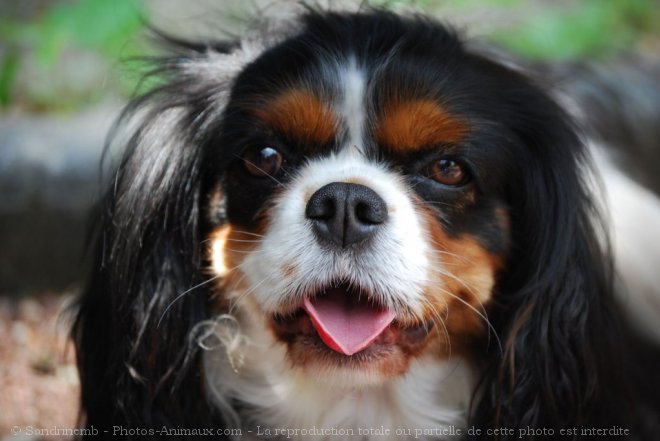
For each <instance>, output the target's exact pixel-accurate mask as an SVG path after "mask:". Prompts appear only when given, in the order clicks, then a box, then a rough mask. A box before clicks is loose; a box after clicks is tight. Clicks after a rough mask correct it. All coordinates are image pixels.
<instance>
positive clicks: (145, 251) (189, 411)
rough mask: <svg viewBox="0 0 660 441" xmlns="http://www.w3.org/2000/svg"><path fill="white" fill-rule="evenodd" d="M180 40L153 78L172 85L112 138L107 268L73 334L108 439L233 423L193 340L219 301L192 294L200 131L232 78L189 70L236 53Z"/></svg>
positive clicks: (100, 240)
mask: <svg viewBox="0 0 660 441" xmlns="http://www.w3.org/2000/svg"><path fill="white" fill-rule="evenodd" d="M175 43H177V52H178V53H179V55H177V56H176V57H172V58H168V59H161V60H157V61H158V65H159V66H160V67H159V68H157V69H156V70H155V71H154V72H153V73H154V74H157V75H158V76H159V77H160V78H164V79H165V83H164V84H165V85H163V86H161V87H157V88H155V89H154V90H153V91H152V92H150V93H148V94H147V95H145V96H143V97H141V98H139V99H136V100H134V101H133V102H132V103H131V104H130V105H129V106H128V107H127V108H126V110H125V111H124V113H123V114H122V116H121V117H120V119H119V121H118V123H117V124H116V127H117V128H116V129H115V135H114V137H111V138H110V139H113V140H114V141H115V142H117V140H118V139H119V142H121V139H127V141H126V146H127V147H126V150H125V153H124V155H123V159H122V160H121V162H120V164H119V167H118V169H117V171H116V175H115V176H114V182H113V185H112V186H111V188H110V190H109V191H108V192H107V194H106V195H105V196H104V197H103V199H102V201H101V203H100V204H99V207H98V212H97V215H96V217H95V222H96V224H95V225H94V233H93V236H94V239H93V240H94V242H95V245H94V246H95V257H94V258H95V266H94V268H95V269H94V271H93V273H92V275H91V278H90V280H89V282H88V284H87V287H86V288H85V291H84V292H83V295H82V296H81V298H80V301H79V304H78V311H77V316H76V320H75V323H74V327H73V331H72V335H73V339H74V341H75V345H76V351H77V357H78V368H79V372H80V377H81V388H82V392H81V394H82V409H83V411H82V412H83V414H82V415H81V418H82V419H83V420H84V421H85V424H86V426H87V427H92V426H93V427H95V428H96V429H97V430H99V431H100V433H99V435H101V436H102V437H105V436H111V435H117V434H120V435H123V436H124V437H126V438H131V436H130V435H131V433H128V434H127V433H123V432H118V433H115V431H116V430H118V429H117V428H116V427H115V426H122V427H123V428H132V429H136V428H141V429H145V428H160V427H161V426H168V427H174V428H176V427H191V428H204V427H214V428H216V429H217V428H221V427H223V422H222V417H221V416H220V415H217V412H216V411H214V409H213V407H212V406H210V404H209V403H208V402H207V399H206V396H205V392H204V387H203V384H202V377H201V371H200V367H199V363H198V362H199V360H198V358H199V357H198V355H197V354H196V351H195V346H196V345H195V344H194V342H190V341H189V339H190V336H191V335H192V334H191V331H192V328H193V326H194V325H195V324H197V323H199V322H200V321H201V320H203V319H205V318H207V315H208V312H207V311H208V308H207V306H208V305H207V302H208V299H209V295H208V293H207V291H206V290H205V288H204V287H203V286H202V287H199V288H197V289H195V290H193V291H190V292H189V293H187V294H186V295H183V296H181V294H182V293H185V292H186V291H189V289H190V288H191V287H194V286H196V285H198V284H199V283H200V282H202V277H203V272H202V269H203V266H204V257H203V245H202V243H201V240H202V239H201V237H202V235H201V234H202V229H203V225H201V223H200V206H201V204H202V198H203V196H202V194H201V185H202V182H201V181H202V176H201V174H202V173H203V167H202V164H201V150H202V149H201V146H202V145H203V143H204V139H202V138H201V135H200V134H203V133H205V131H204V125H205V124H208V123H209V121H211V120H212V119H213V118H217V114H215V113H214V112H216V113H217V112H218V104H219V102H221V101H222V99H223V95H222V94H223V93H225V92H226V89H227V87H228V86H227V81H229V79H228V78H222V75H219V76H218V78H214V79H213V82H209V79H208V78H197V77H195V75H194V73H192V72H194V70H193V69H189V67H190V65H191V63H195V62H205V61H206V58H205V57H207V56H208V54H209V53H213V54H214V56H217V55H218V54H221V53H222V52H225V51H226V50H228V49H229V48H230V47H231V45H230V44H225V43H222V44H215V45H209V46H205V47H204V48H201V47H193V46H191V45H188V46H185V45H183V46H182V44H181V43H180V42H175ZM127 127H133V129H131V130H130V133H129V136H128V137H125V129H126V128H127ZM122 137H124V138H122ZM105 431H107V432H105ZM127 435H129V436H127ZM168 439H171V438H170V437H168Z"/></svg>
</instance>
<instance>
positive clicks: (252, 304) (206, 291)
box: [73, 7, 660, 441]
mask: <svg viewBox="0 0 660 441" xmlns="http://www.w3.org/2000/svg"><path fill="white" fill-rule="evenodd" d="M168 41H169V43H170V45H171V48H172V52H171V55H170V56H168V57H165V58H163V59H161V60H160V64H159V68H157V69H156V73H157V74H158V75H159V78H161V79H163V81H162V82H161V83H160V84H158V85H157V86H156V87H155V88H154V89H153V90H152V91H151V92H149V93H147V94H145V95H143V96H141V97H139V98H136V99H135V100H133V101H132V102H131V103H130V104H129V105H128V107H127V109H126V110H125V112H124V113H123V115H122V116H121V118H120V119H119V122H118V123H117V126H116V134H115V138H114V139H115V142H120V143H123V145H124V146H125V150H124V152H123V157H122V159H121V161H120V163H119V164H118V166H117V167H116V172H115V174H114V176H113V182H112V183H111V185H110V186H109V190H108V191H107V193H106V194H105V197H104V199H103V201H102V203H101V206H100V207H101V208H100V210H99V217H98V223H97V225H96V230H95V231H96V236H95V237H96V255H95V264H94V269H93V273H92V275H91V278H90V280H89V283H88V285H87V287H86V289H85V291H84V293H83V295H82V297H81V299H80V301H79V304H78V308H79V309H78V312H77V317H76V321H75V325H74V330H73V336H74V339H75V341H76V345H77V355H78V365H79V370H80V377H81V386H82V411H81V413H82V417H83V420H84V424H86V425H87V427H88V428H94V430H96V431H97V433H98V434H99V435H101V436H105V437H111V436H112V437H116V436H121V437H125V438H132V437H140V436H141V435H145V434H148V435H153V436H156V435H170V436H174V438H177V437H181V438H186V437H187V436H191V435H211V434H212V435H214V436H216V437H218V438H225V439H239V438H240V439H301V440H302V439H310V440H322V439H328V440H330V439H356V440H368V441H369V440H371V441H375V440H384V439H392V440H397V439H406V438H410V439H426V440H431V439H459V438H471V439H476V438H479V439H482V438H483V439H491V438H492V439H514V438H515V439H519V438H526V439H531V438H539V437H543V436H548V435H552V436H554V437H560V436H565V437H568V438H574V437H578V436H581V435H585V434H587V435H606V436H610V437H619V438H620V439H630V438H633V437H637V438H640V439H644V437H645V436H652V435H647V434H648V433H651V434H653V433H655V434H656V435H657V433H660V432H658V431H657V430H660V429H658V428H657V427H656V426H655V425H654V424H655V423H657V418H658V414H659V412H658V407H659V406H658V401H660V398H658V397H659V395H658V393H659V391H658V389H657V383H658V381H657V372H656V373H655V375H654V374H653V373H652V370H651V368H652V367H653V365H652V364H651V363H657V362H658V360H659V359H658V356H657V350H656V349H655V348H654V346H653V345H652V344H650V343H648V339H643V338H639V337H638V336H637V334H636V331H634V330H632V327H631V326H628V324H627V322H626V321H625V320H624V318H625V317H627V316H629V315H630V314H627V313H625V312H624V311H627V310H628V309H634V308H628V307H626V306H625V305H624V304H623V303H625V302H623V303H620V302H618V301H617V297H616V295H615V291H617V289H618V287H619V285H621V286H623V285H624V284H623V283H618V282H617V280H619V281H623V282H624V283H625V282H626V281H627V280H632V281H633V282H634V283H632V285H631V286H633V287H639V286H642V287H646V288H648V289H647V291H648V290H650V291H649V292H652V293H657V292H658V286H659V285H658V284H660V282H659V280H660V279H659V278H658V276H657V274H656V271H654V270H651V271H646V272H643V271H641V269H640V270H639V271H637V272H635V270H634V268H633V270H631V272H626V273H625V274H621V276H620V277H619V278H618V279H617V280H615V272H614V270H613V265H612V259H611V255H612V253H610V250H611V249H613V250H614V254H615V257H616V256H618V255H619V254H623V253H619V249H620V247H618V245H616V243H615V244H614V246H613V247H610V241H609V239H608V236H609V234H610V232H611V230H612V229H613V228H611V227H610V226H611V225H614V226H617V225H630V226H631V227H632V228H630V229H629V230H631V231H630V232H631V237H633V238H632V239H628V236H623V239H622V240H619V241H618V242H617V243H620V242H625V243H624V244H625V245H626V246H627V247H628V249H630V248H631V247H632V248H633V250H635V253H632V254H634V255H635V256H637V258H638V260H640V261H641V263H640V265H641V266H644V265H646V269H649V268H651V269H652V266H653V265H652V263H650V262H651V261H650V260H649V259H650V258H648V256H649V255H650V254H649V253H648V252H646V254H645V251H644V250H645V247H649V246H653V245H654V243H655V242H657V240H655V242H654V239H653V235H656V236H657V234H658V233H657V231H655V232H653V231H652V230H644V227H643V225H644V224H648V223H650V222H651V221H650V220H649V219H655V220H660V204H657V199H654V198H655V196H653V195H652V194H650V193H644V190H643V189H642V188H641V187H640V186H637V185H636V184H632V181H630V180H627V178H625V176H624V175H622V174H620V173H619V174H617V173H618V172H617V171H616V169H615V168H614V167H612V166H611V165H609V164H610V162H608V161H607V159H606V158H604V157H603V156H602V155H600V154H599V155H598V156H597V157H596V160H595V161H594V159H593V155H592V153H591V149H590V147H589V145H590V141H589V140H588V139H583V137H581V135H580V134H579V132H578V129H577V125H576V124H575V123H574V121H575V117H574V116H569V115H571V114H572V113H571V112H569V111H570V109H569V108H570V107H571V104H570V103H569V102H570V98H571V97H565V96H564V97H563V98H562V96H561V95H559V94H558V93H556V92H554V91H552V90H549V89H548V88H547V87H545V86H544V85H543V84H542V80H540V79H539V78H538V77H539V75H533V74H527V73H525V72H524V71H523V70H522V69H520V68H518V66H516V65H512V64H511V63H510V62H503V61H498V59H499V57H498V56H497V55H495V56H494V55H493V53H492V52H490V53H489V52H488V51H487V50H485V49H484V48H480V47H478V46H477V45H475V44H474V43H468V42H466V41H464V40H462V39H461V38H460V37H459V36H458V35H457V34H456V32H454V31H453V30H452V29H450V28H448V27H446V26H444V25H442V24H440V23H438V22H436V21H434V20H432V19H429V18H425V17H421V16H417V15H397V14H394V13H392V12H387V11H383V10H379V9H368V8H362V9H361V10H359V11H358V12H346V11H329V10H320V9H316V8H311V7H302V8H301V9H300V10H299V11H298V13H295V14H289V15H287V14H282V15H281V16H278V17H276V18H272V17H271V18H270V19H267V18H263V17H262V18H261V19H259V20H258V21H257V23H256V25H255V27H254V29H252V31H250V32H248V33H247V34H246V35H244V36H243V37H241V38H237V39H235V40H231V41H217V42H204V43H199V44H197V43H191V42H186V41H180V40H177V39H173V38H169V39H168ZM559 102H562V103H563V104H562V105H560V104H558V103H559ZM566 103H569V104H566ZM567 109H568V110H567ZM582 110H584V109H582ZM117 140H119V141H117ZM594 163H595V164H597V165H598V168H600V169H601V171H602V170H606V172H607V170H609V171H610V172H611V173H610V174H608V173H606V174H605V175H603V180H602V181H599V178H598V173H597V172H594V169H595V167H591V166H592V165H593V164H594ZM616 182H623V183H625V184H628V185H630V189H631V191H630V192H626V193H623V196H622V198H621V199H620V200H615V201H610V204H611V205H612V206H613V208H614V211H613V212H614V213H615V215H614V218H613V219H612V220H611V222H609V221H606V220H604V217H603V215H602V214H601V213H600V211H601V210H600V209H601V207H602V205H603V204H601V203H600V196H598V194H597V193H596V191H597V190H599V186H603V187H604V188H605V189H606V190H607V191H608V192H609V193H611V194H616V188H611V187H612V186H613V185H615V183H616ZM599 183H600V184H599ZM617 188H618V187H617ZM648 203H651V206H649V204H648ZM653 203H655V204H656V205H653ZM621 204H623V205H621ZM622 206H623V207H625V209H624V210H621V209H619V210H617V208H620V207H622ZM638 206H644V207H646V210H647V211H646V213H647V214H646V216H647V219H646V220H644V219H637V220H635V221H634V222H632V221H626V220H625V216H628V217H630V216H632V213H633V212H636V213H638V212H639V211H635V209H634V207H638ZM631 207H633V208H631ZM617 213H619V214H620V215H621V216H622V217H618V216H619V215H618V214H617ZM620 218H624V220H623V221H620V220H619V219H620ZM626 222H629V223H628V224H626ZM651 225H652V224H651ZM658 225H660V221H658V223H656V224H655V228H656V229H657V227H658ZM637 229H642V232H643V233H644V234H635V233H636V230H637ZM635 238H637V239H635ZM652 242H653V243H652ZM655 246H656V250H657V245H655ZM640 256H641V257H642V258H641V259H639V257H640ZM644 256H647V257H644ZM635 268H637V266H635ZM640 268H641V267H640ZM638 269H639V268H638ZM642 273H643V274H642ZM644 277H646V278H644ZM630 297H631V298H635V293H634V292H633V293H632V294H631V296H630ZM655 299H656V300H657V297H656V298H655ZM631 302H633V301H631ZM629 303H630V302H629ZM633 303H634V302H633ZM639 309H642V310H647V308H639ZM656 326H657V325H656ZM657 341H660V339H658V340H657ZM657 367H658V365H655V368H656V369H657ZM585 431H587V432H585ZM589 431H591V432H589ZM617 431H619V432H618V433H616V432H617ZM167 439H172V438H170V437H168V438H167Z"/></svg>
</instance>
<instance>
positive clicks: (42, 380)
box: [0, 293, 79, 441]
mask: <svg viewBox="0 0 660 441" xmlns="http://www.w3.org/2000/svg"><path fill="white" fill-rule="evenodd" d="M71 297H72V296H70V295H55V294H52V293H50V294H42V295H39V296H35V297H29V298H21V299H16V298H11V297H0V440H1V441H5V440H7V441H8V440H18V439H21V440H39V439H48V440H64V439H70V437H68V436H65V435H63V434H62V433H65V432H63V431H65V430H66V429H73V428H75V427H76V422H77V418H78V389H79V386H78V374H77V371H76V367H75V357H74V351H73V347H72V346H71V344H70V343H69V342H68V340H67V333H68V328H69V323H70V322H69V320H68V319H67V316H66V313H65V312H66V306H67V304H68V303H69V302H70V299H71Z"/></svg>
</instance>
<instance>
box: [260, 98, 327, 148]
mask: <svg viewBox="0 0 660 441" xmlns="http://www.w3.org/2000/svg"><path fill="white" fill-rule="evenodd" d="M255 113H256V115H257V117H258V118H260V119H262V120H263V121H265V122H266V123H268V124H269V125H270V126H272V127H273V128H275V129H277V130H280V131H281V132H283V133H284V134H285V135H287V136H291V137H292V138H295V139H299V140H301V141H303V142H313V143H327V142H330V141H331V140H332V139H333V138H334V137H335V131H336V127H337V124H336V117H335V115H334V113H333V112H332V110H331V108H330V107H329V106H328V105H327V104H325V103H324V102H323V101H322V100H321V99H320V98H319V97H317V96H316V95H315V94H314V93H312V92H311V91H308V90H305V89H292V90H288V91H286V92H284V93H281V94H279V95H277V96H276V97H275V98H274V99H272V100H271V101H269V102H268V103H267V104H266V105H265V106H263V107H262V108H261V109H259V110H257V111H256V112H255Z"/></svg>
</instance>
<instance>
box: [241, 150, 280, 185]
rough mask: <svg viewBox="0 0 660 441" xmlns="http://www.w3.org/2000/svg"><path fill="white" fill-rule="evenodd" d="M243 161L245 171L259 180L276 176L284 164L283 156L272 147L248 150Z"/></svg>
mask: <svg viewBox="0 0 660 441" xmlns="http://www.w3.org/2000/svg"><path fill="white" fill-rule="evenodd" d="M242 159H243V166H244V167H245V170H246V171H247V172H248V173H249V174H251V175H252V176H255V177H257V178H263V177H266V176H274V175H276V174H277V173H278V172H279V171H280V169H281V168H282V162H283V157H282V154H281V153H280V152H278V151H277V150H275V149H274V148H272V147H264V148H261V149H252V150H248V151H247V152H246V153H244V154H243V157H242Z"/></svg>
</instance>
